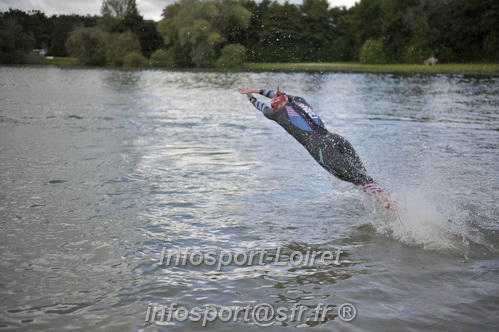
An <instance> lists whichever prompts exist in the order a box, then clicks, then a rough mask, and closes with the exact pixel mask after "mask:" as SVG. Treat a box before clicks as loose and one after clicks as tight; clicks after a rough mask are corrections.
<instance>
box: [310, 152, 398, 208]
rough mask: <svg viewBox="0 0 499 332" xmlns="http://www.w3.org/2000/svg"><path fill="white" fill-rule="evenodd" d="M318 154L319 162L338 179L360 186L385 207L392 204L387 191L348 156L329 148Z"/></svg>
mask: <svg viewBox="0 0 499 332" xmlns="http://www.w3.org/2000/svg"><path fill="white" fill-rule="evenodd" d="M319 155H320V159H319V163H320V164H321V166H322V167H324V168H325V169H326V170H327V171H329V172H330V173H331V174H333V175H334V176H336V177H337V178H339V179H340V180H343V181H347V182H350V183H353V184H355V185H358V186H361V187H362V189H363V190H364V192H366V193H367V194H369V195H371V196H372V197H374V198H375V199H376V200H377V201H379V202H380V203H381V204H382V205H383V206H384V207H385V208H387V209H389V208H390V207H391V206H392V203H391V202H390V198H389V196H388V193H387V192H386V191H385V190H384V189H383V187H381V186H380V185H379V184H378V183H376V181H374V179H373V178H372V177H370V176H368V175H367V174H366V172H365V171H364V170H363V169H359V168H357V167H356V166H355V165H354V163H353V162H352V161H351V160H350V158H348V157H346V156H345V155H343V154H341V153H339V152H337V151H334V150H331V149H328V151H326V153H324V152H323V151H322V150H321V151H319ZM359 160H360V159H359Z"/></svg>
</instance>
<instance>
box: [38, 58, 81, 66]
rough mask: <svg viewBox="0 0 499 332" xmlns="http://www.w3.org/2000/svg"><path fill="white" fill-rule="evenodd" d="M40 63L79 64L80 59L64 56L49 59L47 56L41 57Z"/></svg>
mask: <svg viewBox="0 0 499 332" xmlns="http://www.w3.org/2000/svg"><path fill="white" fill-rule="evenodd" d="M40 63H41V64H43V65H54V66H78V59H76V58H62V57H53V58H52V59H48V58H46V57H41V58H40Z"/></svg>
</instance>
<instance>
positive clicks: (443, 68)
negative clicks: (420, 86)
mask: <svg viewBox="0 0 499 332" xmlns="http://www.w3.org/2000/svg"><path fill="white" fill-rule="evenodd" d="M245 68H246V69H249V70H258V71H265V70H268V71H281V70H284V71H307V72H308V71H311V72H317V71H320V72H337V71H354V72H357V71H358V72H413V73H479V74H492V75H499V64H497V63H444V64H437V65H433V66H425V65H423V64H420V65H415V64H363V63H358V62H335V63H247V64H245Z"/></svg>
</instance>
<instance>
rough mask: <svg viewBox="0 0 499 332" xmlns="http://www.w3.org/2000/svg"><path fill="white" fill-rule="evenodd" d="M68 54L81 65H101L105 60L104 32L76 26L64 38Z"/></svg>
mask: <svg viewBox="0 0 499 332" xmlns="http://www.w3.org/2000/svg"><path fill="white" fill-rule="evenodd" d="M65 45H66V49H67V50H68V53H69V55H70V56H72V57H75V58H78V61H80V63H82V64H83V65H93V66H97V65H103V64H104V63H105V62H106V34H105V33H104V32H102V31H100V30H98V29H95V28H78V29H76V30H74V31H73V32H71V34H70V35H69V37H68V39H67V40H66V44H65Z"/></svg>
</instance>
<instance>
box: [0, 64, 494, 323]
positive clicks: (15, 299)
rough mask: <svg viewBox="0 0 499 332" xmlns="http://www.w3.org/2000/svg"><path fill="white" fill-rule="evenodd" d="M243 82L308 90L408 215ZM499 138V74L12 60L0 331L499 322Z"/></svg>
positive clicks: (5, 77) (2, 158) (4, 126)
mask: <svg viewBox="0 0 499 332" xmlns="http://www.w3.org/2000/svg"><path fill="white" fill-rule="evenodd" d="M242 85H249V86H255V87H258V88H276V87H277V86H278V85H279V86H280V87H281V89H282V90H284V91H286V92H288V93H290V94H292V95H299V96H303V97H305V98H306V99H307V101H308V102H309V103H310V104H311V105H312V106H314V108H315V110H316V111H317V112H318V113H319V114H320V115H321V117H322V119H323V121H324V122H325V124H326V126H327V127H328V129H329V130H330V131H333V132H336V133H339V134H341V135H343V136H344V137H346V138H347V139H348V140H349V141H350V142H351V143H352V144H353V145H354V147H355V148H356V150H357V152H358V153H359V154H360V156H361V158H362V159H363V161H364V164H365V165H366V168H367V169H368V172H369V174H370V175H371V176H373V177H374V178H375V179H377V180H378V181H379V182H380V183H381V184H382V185H383V186H385V187H386V188H388V189H389V190H390V192H391V195H392V196H393V197H394V198H395V199H396V200H397V201H398V204H399V209H398V211H399V218H396V216H394V215H393V214H392V213H387V212H386V211H382V209H380V208H379V207H377V206H376V205H373V203H372V202H371V201H370V200H369V199H368V198H366V197H365V196H364V194H363V193H362V192H360V191H359V190H358V188H356V187H355V186H353V185H351V184H349V183H346V182H341V181H340V180H337V179H335V178H333V177H331V176H330V175H329V174H327V173H326V172H325V171H324V170H323V169H322V168H321V167H320V166H319V165H318V164H317V163H316V162H315V161H314V160H313V159H312V158H311V157H310V155H309V154H308V152H307V151H306V150H305V149H304V148H303V147H301V146H300V145H299V144H298V143H297V142H296V141H295V140H294V139H293V138H292V137H290V136H289V135H287V134H286V133H285V132H284V130H283V129H282V128H280V127H279V126H278V125H277V124H276V123H274V122H272V121H269V120H267V119H266V118H265V117H264V116H263V115H262V114H261V113H260V112H259V111H257V110H256V109H255V108H254V107H253V106H252V105H251V104H250V103H249V102H248V101H247V99H246V98H245V96H243V95H240V94H239V93H237V91H236V89H237V87H239V86H242ZM262 100H263V99H262ZM498 144H499V77H498V76H484V75H478V76H477V75H463V74H387V73H322V74H321V73H315V74H311V73H265V72H262V73H215V72H175V71H160V70H157V71H156V70H145V71H121V70H102V69H59V68H55V67H0V188H1V191H0V218H1V220H0V225H1V235H0V239H1V242H0V248H1V255H2V259H1V260H0V273H1V274H0V283H1V289H0V292H1V293H0V298H1V307H0V330H19V331H28V330H33V331H34V330H44V331H63V330H65V331H69V330H92V331H196V330H203V331H235V330H238V331H259V330H260V329H261V328H262V327H261V325H270V326H271V328H268V330H272V331H274V330H275V331H280V330H293V331H294V330H295V328H296V327H306V328H310V330H312V331H365V330H370V331H402V330H403V331H422V330H426V331H431V330H439V331H443V330H446V331H461V330H463V331H497V330H498V329H499V316H498V315H499V314H498V313H499V247H498V246H499V237H498V235H499V223H498V218H497V215H499V208H498V204H497V202H498V200H499V194H498V193H499V190H498V189H499V158H498V148H499V146H498ZM338 250H341V252H339V251H338ZM314 251H315V252H318V251H320V252H321V253H330V254H331V253H334V254H335V256H338V257H334V259H336V258H338V261H337V262H336V263H337V264H335V262H333V261H332V260H329V261H328V260H327V259H326V260H325V259H319V256H315V259H309V260H308V261H307V262H306V263H304V262H300V261H299V259H298V258H300V255H302V256H303V257H307V256H306V255H307V253H309V254H310V253H311V252H314ZM255 253H256V256H254V257H256V258H255V259H254V260H253V261H249V260H246V261H244V259H248V257H250V256H249V255H251V254H255ZM245 255H246V256H245ZM162 256H163V262H161V259H162ZM210 257H211V258H214V261H215V262H217V263H216V264H220V268H219V267H218V266H217V265H216V264H215V265H213V264H210V262H209V261H208V258H210ZM231 257H232V258H234V259H232V260H231ZM236 257H238V258H239V261H237V260H236ZM309 257H311V256H309ZM321 257H322V256H321ZM166 258H172V259H171V260H170V261H169V262H167V263H165V259H166ZM174 258H177V259H178V261H175V260H174ZM257 258H258V259H259V260H257ZM322 258H323V257H322ZM182 259H185V264H183V261H182ZM200 259H204V260H203V261H201V262H200ZM224 259H225V261H224ZM222 261H224V264H223V265H222V264H221V263H222ZM212 262H213V261H212ZM225 262H227V264H225ZM344 304H350V305H353V307H348V305H344ZM266 305H269V306H271V307H272V309H273V310H275V312H274V315H273V316H272V315H271V319H269V320H268V321H263V322H262V321H259V319H260V318H261V317H262V315H263V314H265V312H266V311H265V310H267V312H270V311H269V310H271V309H270V308H269V307H265V306H266ZM302 307H303V308H306V310H305V311H304V312H302V315H298V314H297V315H295V316H294V317H293V316H290V315H288V316H285V315H283V313H288V314H289V313H291V312H292V310H294V309H298V308H300V310H301V308H302ZM196 308H200V310H201V311H199V310H198V312H202V313H207V315H205V316H202V315H201V321H199V319H196V318H198V317H196V315H193V314H195V313H196V310H197V309H196ZM262 308H266V309H265V310H263V309H262ZM293 308H294V309H293ZM323 308H327V309H328V310H327V311H325V310H323ZM345 308H346V309H349V310H348V311H346V310H345ZM257 309H258V310H260V311H257ZM353 309H355V316H354V315H353V314H352V310H353ZM215 310H216V313H218V314H221V316H220V317H219V318H217V319H215V318H216V317H215V316H214V314H215ZM237 310H240V311H239V312H238V311H237ZM241 310H242V311H241ZM278 310H281V311H278ZM255 312H256V315H255ZM296 312H298V311H295V313H296ZM153 313H154V314H155V315H154V318H151V317H152V316H153ZM161 313H166V314H165V316H163V318H161ZM279 313H281V314H279ZM318 313H320V315H319V314H318ZM210 315H211V316H210ZM245 315H246V316H245ZM298 316H299V317H298ZM203 317H204V318H207V319H209V320H213V321H209V322H207V326H206V327H203V326H202V325H203V322H202V319H203ZM255 317H256V319H252V318H255ZM211 318H213V319H211ZM352 318H353V319H352ZM197 320H198V321H197Z"/></svg>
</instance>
